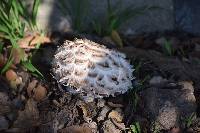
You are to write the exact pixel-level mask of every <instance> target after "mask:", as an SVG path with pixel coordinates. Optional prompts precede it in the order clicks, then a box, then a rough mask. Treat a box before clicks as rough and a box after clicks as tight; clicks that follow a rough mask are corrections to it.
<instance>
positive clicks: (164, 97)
mask: <svg viewBox="0 0 200 133" xmlns="http://www.w3.org/2000/svg"><path fill="white" fill-rule="evenodd" d="M179 85H181V86H182V88H181V89H178V88H177V89H176V88H173V89H160V88H158V87H153V88H148V89H147V90H145V91H143V92H142V96H143V99H144V103H145V107H144V108H145V113H147V114H148V116H149V119H150V121H151V128H152V129H155V127H156V129H159V130H161V129H170V128H171V127H174V126H182V124H183V121H181V120H183V119H184V118H188V117H189V116H191V114H192V113H195V111H196V103H195V102H196V100H195V97H194V93H193V92H194V88H193V86H192V84H191V83H190V82H180V83H179Z"/></svg>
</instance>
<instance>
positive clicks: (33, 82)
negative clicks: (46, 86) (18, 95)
mask: <svg viewBox="0 0 200 133" xmlns="http://www.w3.org/2000/svg"><path fill="white" fill-rule="evenodd" d="M37 82H38V81H37V80H33V81H31V82H30V83H29V84H28V87H27V93H28V96H29V97H31V96H32V94H33V89H34V88H35V87H36V85H37Z"/></svg>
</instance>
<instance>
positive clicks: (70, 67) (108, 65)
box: [52, 39, 133, 99]
mask: <svg viewBox="0 0 200 133" xmlns="http://www.w3.org/2000/svg"><path fill="white" fill-rule="evenodd" d="M52 71H53V74H54V78H55V79H56V80H57V81H58V82H59V83H61V84H63V85H66V86H70V88H71V89H70V90H73V91H74V92H78V93H80V94H82V96H83V97H84V98H86V99H87V98H89V97H90V98H91V97H92V98H102V97H108V96H110V95H112V96H116V95H117V94H123V93H125V92H126V91H127V90H128V89H129V88H131V86H132V82H131V80H132V79H133V77H132V72H133V69H132V66H131V65H130V64H129V62H128V61H127V60H126V59H125V55H124V54H122V53H119V52H117V51H114V50H110V49H107V48H106V47H105V46H102V45H100V44H97V43H95V42H92V41H89V40H87V39H83V40H82V39H75V40H74V41H68V40H67V41H65V43H64V44H63V45H62V46H61V47H59V48H58V50H57V52H56V54H55V57H54V59H53V63H52ZM90 98H89V99H90Z"/></svg>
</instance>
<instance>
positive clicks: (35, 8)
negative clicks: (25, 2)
mask: <svg viewBox="0 0 200 133" xmlns="http://www.w3.org/2000/svg"><path fill="white" fill-rule="evenodd" d="M39 5H40V0H34V4H33V10H32V23H33V25H34V26H37V21H36V18H37V13H38V8H39Z"/></svg>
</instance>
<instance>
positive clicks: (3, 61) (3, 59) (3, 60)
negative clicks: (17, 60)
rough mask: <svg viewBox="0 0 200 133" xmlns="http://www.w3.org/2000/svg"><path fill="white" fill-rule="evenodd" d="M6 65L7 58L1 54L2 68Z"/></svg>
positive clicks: (0, 64) (0, 62)
mask: <svg viewBox="0 0 200 133" xmlns="http://www.w3.org/2000/svg"><path fill="white" fill-rule="evenodd" d="M5 63H6V59H5V57H4V56H3V55H2V54H0V68H1V67H3V66H4V65H5Z"/></svg>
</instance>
